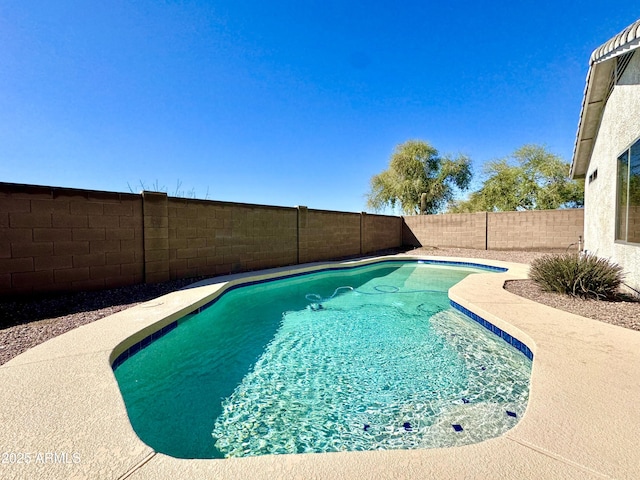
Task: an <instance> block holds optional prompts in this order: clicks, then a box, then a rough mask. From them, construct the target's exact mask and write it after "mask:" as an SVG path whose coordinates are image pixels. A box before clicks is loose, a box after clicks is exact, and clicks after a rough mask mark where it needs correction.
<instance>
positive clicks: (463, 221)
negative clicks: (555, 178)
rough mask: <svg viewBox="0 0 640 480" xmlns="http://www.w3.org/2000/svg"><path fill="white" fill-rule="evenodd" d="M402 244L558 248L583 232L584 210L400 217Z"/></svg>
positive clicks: (502, 248) (483, 247) (513, 248)
mask: <svg viewBox="0 0 640 480" xmlns="http://www.w3.org/2000/svg"><path fill="white" fill-rule="evenodd" d="M403 220H404V224H403V243H404V245H406V246H434V247H459V248H478V249H481V250H542V251H544V250H562V249H566V248H567V247H568V246H569V245H570V244H572V243H576V242H578V239H579V237H580V236H582V235H583V234H584V210H583V209H581V208H576V209H564V210H528V211H522V212H480V213H459V214H445V215H419V216H411V217H404V218H403Z"/></svg>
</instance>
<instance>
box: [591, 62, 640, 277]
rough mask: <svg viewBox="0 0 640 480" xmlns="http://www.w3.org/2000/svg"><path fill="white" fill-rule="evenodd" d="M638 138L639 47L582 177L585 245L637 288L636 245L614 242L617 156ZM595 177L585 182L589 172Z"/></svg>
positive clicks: (639, 258) (639, 261)
mask: <svg viewBox="0 0 640 480" xmlns="http://www.w3.org/2000/svg"><path fill="white" fill-rule="evenodd" d="M638 138H640V50H637V51H636V53H635V54H634V56H633V58H632V60H631V62H630V63H629V66H628V67H627V69H626V70H625V72H624V75H623V76H622V78H621V79H620V82H619V84H618V85H616V86H615V87H614V89H613V92H612V93H611V96H610V97H609V100H608V102H607V105H606V106H605V109H604V112H603V115H602V121H601V124H600V130H599V131H598V136H597V138H596V142H595V144H594V149H593V154H592V156H591V162H590V163H589V169H588V170H587V176H586V179H585V222H584V223H585V224H584V236H585V249H587V250H589V251H590V252H592V253H595V254H597V255H598V256H600V257H605V258H609V259H611V260H613V261H615V262H616V263H618V264H620V265H622V267H623V268H624V269H625V272H626V280H625V283H627V284H628V285H629V286H631V287H633V288H635V289H636V290H640V245H633V244H623V243H616V242H615V220H616V175H617V171H616V169H617V158H618V156H619V155H620V154H621V153H622V152H623V151H624V150H625V149H627V148H629V146H631V144H632V143H634V142H635V141H636V140H638ZM596 169H597V170H598V178H597V179H596V180H594V181H593V182H592V183H591V184H589V175H591V174H592V173H593V171H594V170H596Z"/></svg>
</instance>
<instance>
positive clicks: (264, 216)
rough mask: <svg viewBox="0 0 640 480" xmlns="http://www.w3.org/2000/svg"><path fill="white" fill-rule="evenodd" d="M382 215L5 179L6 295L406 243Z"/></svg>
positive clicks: (1, 196)
mask: <svg viewBox="0 0 640 480" xmlns="http://www.w3.org/2000/svg"><path fill="white" fill-rule="evenodd" d="M401 225H402V219H401V218H399V217H388V216H381V215H367V214H364V213H363V214H358V213H344V212H331V211H324V210H309V209H307V208H306V207H297V208H287V207H272V206H262V205H248V204H239V203H228V202H215V201H205V200H193V199H184V198H170V197H168V196H167V195H166V194H165V193H158V192H143V193H142V194H141V195H135V194H122V193H110V192H96V191H88V190H78V189H69V188H55V187H39V186H32V185H15V184H6V183H0V295H10V294H21V293H39V292H50V291H78V290H87V289H100V288H109V287H116V286H125V285H134V284H138V283H142V282H147V283H154V282H161V281H165V280H169V279H178V278H189V277H193V276H200V275H219V274H225V273H231V272H240V271H247V270H258V269H262V268H269V267H277V266H285V265H293V264H296V263H304V262H313V261H320V260H328V259H332V258H341V257H347V256H352V255H360V254H365V253H371V252H374V251H376V250H381V249H387V248H394V247H400V246H401V245H402V236H401V230H402V228H401Z"/></svg>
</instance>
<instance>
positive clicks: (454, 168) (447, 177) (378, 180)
mask: <svg viewBox="0 0 640 480" xmlns="http://www.w3.org/2000/svg"><path fill="white" fill-rule="evenodd" d="M470 181H471V167H470V161H469V159H468V158H466V157H465V156H462V155H461V156H459V157H458V158H456V159H452V158H449V157H440V156H439V154H438V151H437V150H436V149H435V148H433V147H432V146H431V145H429V144H428V143H427V142H423V141H421V140H409V141H407V142H405V143H402V144H400V145H398V146H396V149H395V151H394V152H393V154H392V155H391V159H390V161H389V168H388V169H387V170H385V171H384V172H382V173H379V174H378V175H374V176H373V177H372V178H371V191H370V192H369V193H368V194H367V206H368V207H369V208H371V209H372V210H374V211H380V210H382V209H383V208H384V207H387V206H390V207H391V208H395V206H396V205H397V204H399V205H400V207H401V209H402V211H403V212H404V213H406V214H417V213H420V199H421V196H423V194H426V195H424V211H425V213H437V212H439V211H441V210H442V209H443V208H444V207H445V206H446V205H447V203H448V202H450V201H451V200H452V199H453V197H454V194H455V188H456V187H457V188H459V189H461V190H465V189H467V188H468V187H469V183H470Z"/></svg>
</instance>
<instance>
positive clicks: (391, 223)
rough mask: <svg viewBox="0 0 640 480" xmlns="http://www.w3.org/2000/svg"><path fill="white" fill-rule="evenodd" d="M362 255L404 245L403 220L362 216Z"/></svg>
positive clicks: (382, 216) (379, 216)
mask: <svg viewBox="0 0 640 480" xmlns="http://www.w3.org/2000/svg"><path fill="white" fill-rule="evenodd" d="M361 218H362V253H363V254H366V253H371V252H376V251H378V250H386V249H390V248H397V247H398V246H400V245H402V244H403V243H402V225H403V222H402V218H401V217H391V216H386V215H367V214H365V213H363V214H362V216H361Z"/></svg>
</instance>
